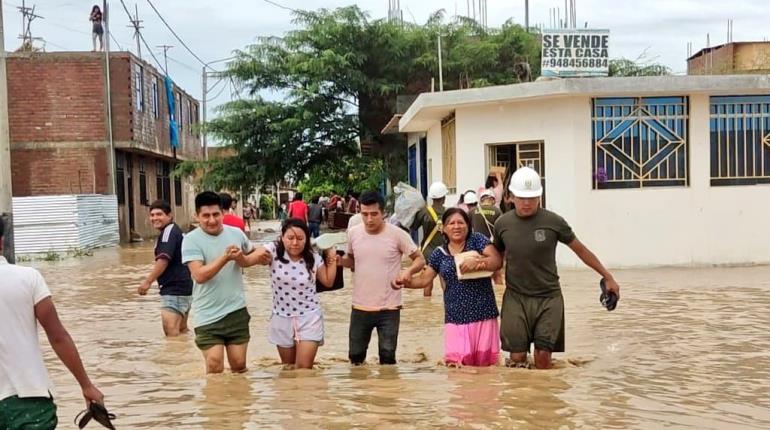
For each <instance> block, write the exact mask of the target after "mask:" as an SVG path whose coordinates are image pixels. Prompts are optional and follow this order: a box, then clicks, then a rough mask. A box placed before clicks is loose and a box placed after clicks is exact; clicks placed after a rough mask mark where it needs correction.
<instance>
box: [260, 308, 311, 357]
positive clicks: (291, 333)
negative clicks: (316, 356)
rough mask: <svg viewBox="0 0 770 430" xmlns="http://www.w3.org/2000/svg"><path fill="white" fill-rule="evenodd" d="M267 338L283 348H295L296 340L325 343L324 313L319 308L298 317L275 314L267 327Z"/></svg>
mask: <svg viewBox="0 0 770 430" xmlns="http://www.w3.org/2000/svg"><path fill="white" fill-rule="evenodd" d="M267 340H268V342H270V343H272V344H273V345H276V346H280V347H281V348H293V347H294V343H295V342H299V341H303V340H305V341H307V340H309V341H313V342H318V343H319V344H321V345H323V342H324V318H323V313H322V312H321V310H320V309H318V310H316V311H313V312H310V313H308V314H307V315H302V316H297V317H283V316H280V315H275V314H273V316H272V317H271V318H270V326H269V327H268V329H267Z"/></svg>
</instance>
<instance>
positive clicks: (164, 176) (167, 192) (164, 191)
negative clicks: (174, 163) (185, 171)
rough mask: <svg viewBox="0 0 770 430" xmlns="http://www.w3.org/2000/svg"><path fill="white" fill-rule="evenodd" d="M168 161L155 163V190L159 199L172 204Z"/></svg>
mask: <svg viewBox="0 0 770 430" xmlns="http://www.w3.org/2000/svg"><path fill="white" fill-rule="evenodd" d="M169 173H170V168H169V163H168V161H162V160H156V162H155V188H156V191H157V193H158V198H159V199H162V200H165V201H166V202H168V203H171V178H169Z"/></svg>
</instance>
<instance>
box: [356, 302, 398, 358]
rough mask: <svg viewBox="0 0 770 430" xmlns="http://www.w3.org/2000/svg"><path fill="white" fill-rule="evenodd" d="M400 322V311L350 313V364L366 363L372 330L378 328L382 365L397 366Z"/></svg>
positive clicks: (357, 311)
mask: <svg viewBox="0 0 770 430" xmlns="http://www.w3.org/2000/svg"><path fill="white" fill-rule="evenodd" d="M400 322H401V311H400V310H386V311H375V312H367V311H360V310H358V309H353V310H352V312H351V313H350V334H349V341H350V343H349V346H348V358H349V359H350V362H351V363H353V364H362V363H363V362H364V361H366V350H367V349H368V348H369V341H370V340H371V338H372V330H373V329H375V328H376V329H377V338H378V340H379V344H378V349H379V354H380V364H396V347H397V346H398V326H399V324H400Z"/></svg>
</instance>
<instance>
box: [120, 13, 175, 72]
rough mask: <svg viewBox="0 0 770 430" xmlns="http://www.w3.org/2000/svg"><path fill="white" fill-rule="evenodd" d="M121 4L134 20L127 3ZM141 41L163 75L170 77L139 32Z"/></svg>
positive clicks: (129, 17)
mask: <svg viewBox="0 0 770 430" xmlns="http://www.w3.org/2000/svg"><path fill="white" fill-rule="evenodd" d="M120 4H121V5H123V10H124V11H126V15H128V19H129V20H130V19H132V17H131V12H129V11H128V8H127V7H126V3H125V2H124V1H123V0H120ZM137 34H138V36H139V39H140V40H141V41H142V43H144V47H145V48H147V52H149V53H150V55H151V56H152V59H153V60H155V64H156V65H157V66H158V68H159V69H160V70H163V73H165V74H166V75H168V70H167V69H166V68H164V67H163V65H162V64H160V61H158V58H157V57H156V56H155V54H154V53H153V52H152V49H151V48H150V45H149V44H148V43H147V41H146V40H144V36H142V33H141V32H137Z"/></svg>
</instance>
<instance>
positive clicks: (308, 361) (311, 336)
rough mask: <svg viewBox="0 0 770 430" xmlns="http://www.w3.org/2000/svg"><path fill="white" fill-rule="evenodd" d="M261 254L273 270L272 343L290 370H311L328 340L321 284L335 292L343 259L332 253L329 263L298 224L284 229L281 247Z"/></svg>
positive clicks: (273, 246) (260, 250) (266, 248)
mask: <svg viewBox="0 0 770 430" xmlns="http://www.w3.org/2000/svg"><path fill="white" fill-rule="evenodd" d="M256 252H258V253H260V254H262V255H261V256H260V257H261V258H259V261H260V262H266V261H270V262H269V263H267V264H268V265H269V266H270V272H271V284H272V289H273V315H272V317H271V318H270V326H269V328H268V341H270V343H272V344H274V345H275V346H276V347H277V348H278V355H280V356H281V362H282V363H283V364H284V365H286V366H294V367H295V368H298V369H310V368H312V367H313V361H314V360H315V355H316V352H317V351H318V347H319V346H320V345H322V344H323V339H324V325H323V313H322V311H321V304H320V302H319V301H318V296H317V295H316V279H318V281H320V283H321V284H322V285H324V286H326V287H327V288H331V287H332V286H333V285H334V279H335V278H336V275H337V263H338V257H337V255H336V253H334V250H333V249H332V250H330V252H329V253H328V254H327V256H326V261H325V262H324V259H323V258H321V256H320V255H318V253H316V252H313V250H312V248H311V246H310V231H309V230H308V227H307V224H305V222H304V221H302V220H299V219H296V218H289V219H287V220H286V221H285V222H284V223H283V227H282V228H281V237H280V238H279V239H278V240H277V241H276V242H274V243H268V244H266V245H264V246H263V247H262V248H258V249H257V250H256Z"/></svg>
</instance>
